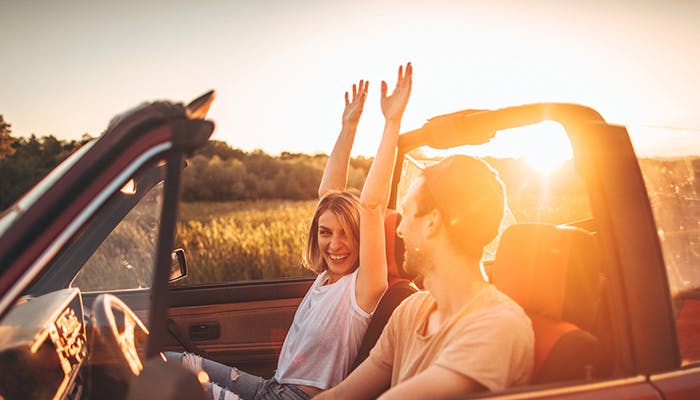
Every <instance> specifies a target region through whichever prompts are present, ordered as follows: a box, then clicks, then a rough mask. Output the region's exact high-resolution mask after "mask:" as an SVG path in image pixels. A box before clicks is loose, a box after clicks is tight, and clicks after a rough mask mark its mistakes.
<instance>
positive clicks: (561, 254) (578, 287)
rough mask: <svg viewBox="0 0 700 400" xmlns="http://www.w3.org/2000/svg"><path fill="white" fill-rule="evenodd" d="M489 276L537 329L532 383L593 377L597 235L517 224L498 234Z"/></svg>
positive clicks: (596, 357)
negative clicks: (496, 247) (520, 308)
mask: <svg viewBox="0 0 700 400" xmlns="http://www.w3.org/2000/svg"><path fill="white" fill-rule="evenodd" d="M492 268H493V269H492V271H491V280H492V283H493V284H494V285H496V287H498V289H499V290H501V291H502V292H504V293H505V294H507V295H508V296H509V297H510V298H512V299H513V300H515V301H516V302H517V303H518V304H520V305H521V306H522V307H523V309H524V310H525V312H526V313H527V314H528V316H529V317H530V320H531V321H532V327H533V330H534V333H535V366H534V372H533V379H532V383H535V384H537V383H549V382H556V381H564V380H576V379H591V378H593V375H594V374H595V367H596V365H597V364H598V362H599V359H600V356H599V349H600V345H599V342H598V338H597V337H596V336H594V335H593V334H591V332H590V330H591V329H592V327H593V326H594V324H595V321H596V316H597V311H598V303H599V284H600V252H599V248H598V243H597V238H596V237H595V236H593V235H592V234H590V233H588V232H587V231H584V230H582V229H578V228H573V227H566V226H554V225H546V224H516V225H512V226H510V227H509V228H508V229H507V230H506V231H505V232H504V233H503V236H502V238H501V242H500V244H499V247H498V251H497V253H496V260H495V262H494V264H493V267H492Z"/></svg>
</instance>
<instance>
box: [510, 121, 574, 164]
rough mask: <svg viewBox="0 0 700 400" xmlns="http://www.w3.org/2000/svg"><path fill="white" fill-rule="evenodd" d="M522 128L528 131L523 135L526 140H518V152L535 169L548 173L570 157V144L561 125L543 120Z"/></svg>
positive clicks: (571, 154) (571, 153)
mask: <svg viewBox="0 0 700 400" xmlns="http://www.w3.org/2000/svg"><path fill="white" fill-rule="evenodd" d="M523 129H528V130H529V131H530V132H527V134H526V135H525V137H526V138H527V140H519V147H520V149H519V150H520V151H519V153H520V156H521V157H522V158H523V159H524V160H525V162H527V164H528V165H529V166H530V167H531V168H532V169H534V170H535V171H537V172H539V173H541V174H549V173H551V172H552V171H554V170H556V169H557V168H559V167H560V166H561V165H562V164H563V163H564V162H565V161H567V160H570V159H571V158H572V156H573V152H572V150H571V144H570V142H569V139H568V137H567V136H566V132H565V131H564V129H563V128H562V127H561V125H559V124H557V123H553V122H544V123H541V124H538V125H533V126H531V127H528V128H523ZM523 133H524V132H523Z"/></svg>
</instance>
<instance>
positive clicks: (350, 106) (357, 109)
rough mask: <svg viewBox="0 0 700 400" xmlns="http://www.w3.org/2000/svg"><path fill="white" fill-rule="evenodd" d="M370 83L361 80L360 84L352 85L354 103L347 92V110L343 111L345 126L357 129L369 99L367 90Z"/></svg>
mask: <svg viewBox="0 0 700 400" xmlns="http://www.w3.org/2000/svg"><path fill="white" fill-rule="evenodd" d="M368 88H369V81H365V80H360V83H359V84H357V85H356V84H353V85H352V101H351V100H350V94H349V93H348V92H345V110H344V111H343V126H352V127H357V124H358V123H359V122H360V116H361V115H362V109H363V108H364V106H365V99H366V98H367V89H368Z"/></svg>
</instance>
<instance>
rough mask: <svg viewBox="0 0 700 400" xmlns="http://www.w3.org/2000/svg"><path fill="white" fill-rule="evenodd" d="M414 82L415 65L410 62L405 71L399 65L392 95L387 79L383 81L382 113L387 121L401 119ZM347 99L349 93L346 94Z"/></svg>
mask: <svg viewBox="0 0 700 400" xmlns="http://www.w3.org/2000/svg"><path fill="white" fill-rule="evenodd" d="M412 83H413V67H412V66H411V63H410V62H409V63H408V64H406V70H405V73H404V69H403V65H402V66H400V67H399V74H398V78H397V80H396V87H394V91H393V92H392V93H391V95H389V96H387V91H388V87H387V84H386V82H385V81H382V95H381V105H382V113H383V114H384V118H386V120H387V121H396V122H399V121H401V117H402V116H403V111H404V110H405V109H406V103H408V97H409V96H410V94H411V85H412ZM346 99H347V95H346Z"/></svg>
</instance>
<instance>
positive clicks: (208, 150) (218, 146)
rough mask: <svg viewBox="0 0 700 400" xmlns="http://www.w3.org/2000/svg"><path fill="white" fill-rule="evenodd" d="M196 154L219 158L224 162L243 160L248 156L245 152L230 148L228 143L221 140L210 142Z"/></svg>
mask: <svg viewBox="0 0 700 400" xmlns="http://www.w3.org/2000/svg"><path fill="white" fill-rule="evenodd" d="M195 154H200V155H203V156H204V157H207V158H212V157H214V156H217V157H219V158H220V159H222V160H229V159H232V158H233V159H236V160H242V159H243V158H244V157H245V156H246V153H245V151H243V150H241V149H234V148H232V147H231V146H229V145H228V143H226V142H222V141H220V140H210V141H209V142H208V143H207V144H206V145H204V147H202V148H201V149H199V150H197V151H196V152H195Z"/></svg>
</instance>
